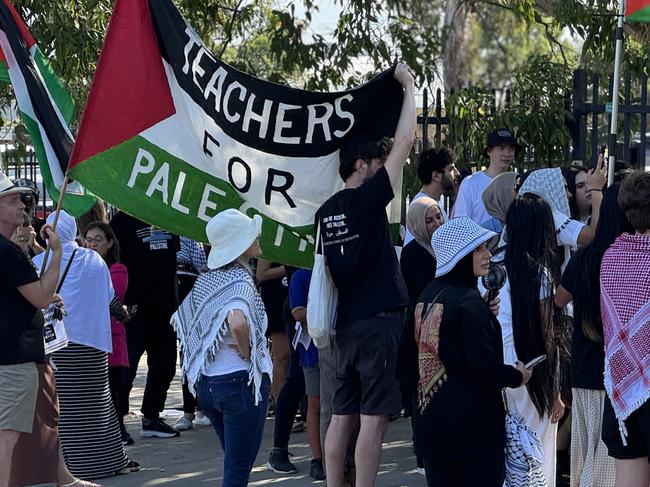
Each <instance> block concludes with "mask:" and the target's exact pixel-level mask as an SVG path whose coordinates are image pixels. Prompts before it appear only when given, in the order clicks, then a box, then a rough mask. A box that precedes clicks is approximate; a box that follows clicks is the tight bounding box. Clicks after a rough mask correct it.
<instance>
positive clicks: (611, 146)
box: [607, 0, 625, 186]
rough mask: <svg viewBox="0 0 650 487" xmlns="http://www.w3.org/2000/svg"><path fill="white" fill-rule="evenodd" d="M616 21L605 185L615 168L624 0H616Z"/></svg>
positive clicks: (612, 177) (608, 183)
mask: <svg viewBox="0 0 650 487" xmlns="http://www.w3.org/2000/svg"><path fill="white" fill-rule="evenodd" d="M617 20H618V22H617V25H616V54H615V56H614V80H613V81H614V82H613V86H612V118H611V123H610V130H609V138H608V140H607V147H608V152H609V158H608V159H609V161H608V168H607V186H611V185H612V184H614V171H615V168H616V129H617V124H618V98H619V96H618V90H619V87H620V85H621V54H622V51H623V29H624V25H625V0H618V18H617Z"/></svg>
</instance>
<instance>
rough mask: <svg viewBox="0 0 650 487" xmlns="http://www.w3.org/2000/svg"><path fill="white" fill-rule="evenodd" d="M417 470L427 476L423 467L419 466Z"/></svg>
mask: <svg viewBox="0 0 650 487" xmlns="http://www.w3.org/2000/svg"><path fill="white" fill-rule="evenodd" d="M416 472H417V473H419V474H420V475H422V476H423V477H424V476H426V472H425V471H424V468H422V467H418V468H417V469H416Z"/></svg>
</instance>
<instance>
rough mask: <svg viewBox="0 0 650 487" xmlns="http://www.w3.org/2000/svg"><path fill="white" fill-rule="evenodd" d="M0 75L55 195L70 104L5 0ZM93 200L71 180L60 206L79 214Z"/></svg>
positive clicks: (67, 145)
mask: <svg viewBox="0 0 650 487" xmlns="http://www.w3.org/2000/svg"><path fill="white" fill-rule="evenodd" d="M0 81H2V82H4V83H9V84H11V85H12V86H13V89H14V93H15V95H16V101H17V102H18V108H19V110H20V114H21V118H22V120H23V123H24V124H25V126H26V127H27V130H28V132H29V135H30V138H31V139H32V145H33V147H34V151H35V152H36V159H37V160H38V164H39V166H40V169H41V175H42V176H43V181H44V182H45V188H46V189H47V192H48V193H49V195H50V197H51V198H52V199H53V200H54V201H56V200H58V198H59V194H60V191H59V190H60V188H61V186H62V185H63V177H64V174H65V172H66V169H67V167H68V161H69V159H70V153H71V152H72V146H73V144H74V137H73V136H72V134H71V133H70V129H69V125H70V122H71V120H72V118H73V115H74V107H73V105H72V99H71V98H70V95H69V94H68V93H67V92H66V90H65V88H64V87H63V84H62V83H61V80H60V79H59V78H57V76H56V74H54V71H52V68H51V67H50V65H49V63H48V62H47V59H46V58H45V56H43V53H42V52H41V50H40V49H39V48H38V46H37V45H36V42H35V41H34V38H33V37H32V36H31V34H30V33H29V31H28V30H27V27H26V26H25V24H24V23H23V21H22V20H21V18H20V16H19V15H18V13H17V12H16V10H15V9H14V7H13V5H12V4H11V2H10V1H9V0H0ZM95 201H96V199H95V198H94V197H93V196H92V195H88V194H86V192H85V190H84V188H83V187H82V186H81V185H80V184H79V183H77V182H72V183H69V184H68V188H67V191H66V196H65V198H64V199H63V208H64V209H65V210H66V211H68V212H69V213H70V214H72V215H74V216H79V215H81V214H83V213H85V212H87V211H88V210H89V209H90V208H91V207H92V205H94V204H95Z"/></svg>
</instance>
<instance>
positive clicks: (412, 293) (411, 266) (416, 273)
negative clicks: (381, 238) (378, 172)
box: [400, 196, 445, 304]
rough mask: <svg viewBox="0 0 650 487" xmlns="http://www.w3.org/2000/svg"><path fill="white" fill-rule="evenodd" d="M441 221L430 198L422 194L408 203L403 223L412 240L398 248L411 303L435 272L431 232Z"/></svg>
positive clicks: (440, 216) (438, 208)
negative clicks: (400, 249)
mask: <svg viewBox="0 0 650 487" xmlns="http://www.w3.org/2000/svg"><path fill="white" fill-rule="evenodd" d="M444 222H445V220H444V219H443V216H442V212H441V211H440V207H439V206H438V203H436V201H435V200H434V199H432V198H429V197H427V196H423V197H421V198H418V199H417V200H414V201H412V202H411V204H410V205H409V209H408V213H407V215H406V227H407V228H408V231H409V232H410V233H411V235H413V240H411V241H410V242H409V243H408V244H406V245H405V246H404V248H403V249H402V253H401V255H400V267H401V269H402V275H403V276H404V281H405V282H406V288H407V289H408V293H409V301H410V303H411V304H414V303H415V300H416V299H417V298H418V296H419V295H420V293H421V292H422V291H423V290H424V288H425V287H427V286H428V285H429V283H430V282H431V281H432V280H433V278H434V276H435V274H436V258H435V256H434V254H433V249H432V248H431V235H433V232H435V231H436V229H437V228H438V227H439V226H440V225H442V224H443V223H444Z"/></svg>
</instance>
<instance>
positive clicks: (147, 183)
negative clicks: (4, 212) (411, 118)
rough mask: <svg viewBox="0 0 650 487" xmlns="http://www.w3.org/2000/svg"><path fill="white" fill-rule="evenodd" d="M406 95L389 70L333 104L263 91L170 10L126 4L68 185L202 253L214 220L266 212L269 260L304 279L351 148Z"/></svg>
mask: <svg viewBox="0 0 650 487" xmlns="http://www.w3.org/2000/svg"><path fill="white" fill-rule="evenodd" d="M402 96H403V94H402V87H401V86H400V84H399V83H398V82H397V81H396V80H395V79H394V78H393V75H392V70H388V71H386V72H384V73H381V74H379V75H378V76H376V77H375V78H374V79H372V80H371V81H369V82H368V83H366V84H364V85H362V86H360V87H358V88H355V89H351V90H348V91H343V92H333V93H316V92H308V91H304V90H299V89H294V88H291V87H287V86H281V85H278V84H275V83H270V82H267V81H263V80H260V79H257V78H255V77H253V76H250V75H247V74H245V73H242V72H240V71H237V70H236V69H234V68H232V67H230V66H228V65H227V64H225V63H224V62H222V61H221V60H219V59H217V58H216V57H215V55H214V54H212V53H211V52H210V51H209V50H208V49H207V48H206V46H205V44H204V43H203V42H202V40H201V39H200V38H199V37H198V35H197V34H196V32H195V31H194V29H193V28H192V27H191V26H190V25H189V24H188V23H187V21H186V20H185V19H184V18H183V17H182V15H181V14H180V12H179V11H178V10H177V9H176V7H175V6H174V4H173V3H172V2H171V0H157V1H155V2H147V1H146V0H118V1H117V2H116V5H115V8H114V11H113V16H112V19H111V23H110V25H109V27H108V31H107V34H106V39H105V41H104V46H103V48H102V54H101V56H100V60H99V64H98V67H97V72H96V74H95V77H94V79H93V83H92V87H91V90H90V95H89V99H88V102H87V104H86V108H85V110H84V113H83V116H82V121H81V126H80V129H79V135H78V141H77V143H76V145H75V148H74V151H73V155H72V158H71V162H70V173H71V174H72V175H73V177H74V178H75V179H76V180H78V181H81V182H82V183H83V184H84V185H85V186H86V187H87V188H89V189H90V190H91V191H93V192H94V193H95V194H97V195H98V196H100V197H102V198H104V199H105V200H106V201H108V202H110V203H112V204H113V205H115V206H117V207H118V208H120V209H122V210H124V211H126V212H127V213H129V214H132V215H133V216H135V217H138V218H140V219H142V220H144V221H146V222H148V223H151V224H152V225H156V226H158V227H161V228H164V229H166V230H169V231H171V232H173V233H177V234H180V235H184V236H187V237H190V238H193V239H195V240H199V241H203V242H205V241H206V240H207V239H206V235H205V223H206V222H207V221H208V220H209V219H210V218H211V217H212V216H213V215H215V214H216V213H217V212H219V211H221V210H223V209H226V208H238V209H240V210H241V211H244V212H247V213H248V214H249V215H250V214H252V213H259V214H260V215H262V217H263V231H262V239H261V246H262V250H263V255H264V257H265V258H267V259H270V260H273V261H276V262H282V263H286V264H292V265H297V266H310V265H311V261H312V252H313V247H312V242H313V237H312V233H313V220H314V214H315V212H316V210H317V209H318V207H319V206H320V205H321V204H322V203H323V202H324V201H325V200H326V199H327V198H328V197H329V196H331V195H332V194H334V193H335V192H336V191H338V190H339V189H341V188H342V187H343V183H342V181H341V179H340V177H339V175H338V167H339V161H338V151H339V148H340V146H341V143H342V141H343V139H344V138H345V137H346V136H348V135H350V134H354V133H365V134H370V135H373V136H377V137H383V136H390V135H392V134H393V132H394V130H395V127H396V125H397V120H398V117H399V112H400V107H401V103H402ZM396 199H397V198H396ZM393 221H397V220H393Z"/></svg>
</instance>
